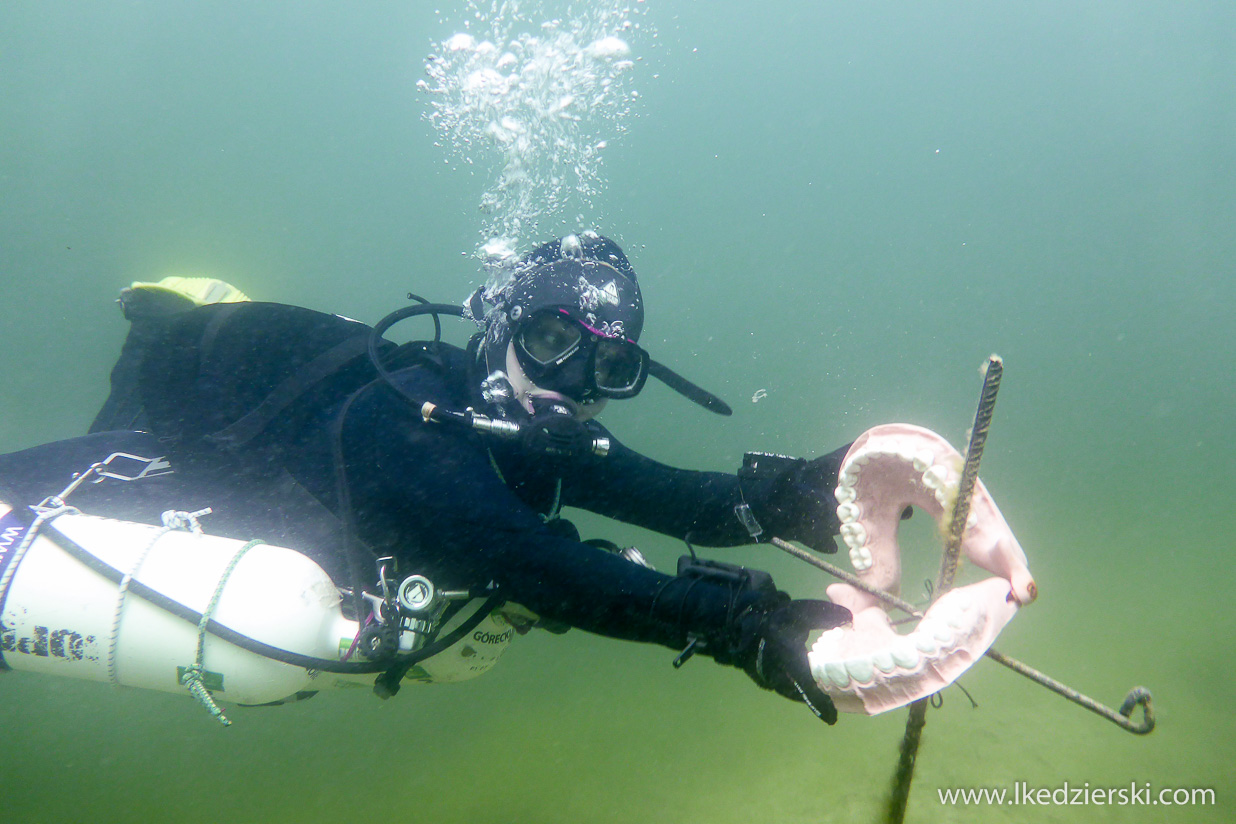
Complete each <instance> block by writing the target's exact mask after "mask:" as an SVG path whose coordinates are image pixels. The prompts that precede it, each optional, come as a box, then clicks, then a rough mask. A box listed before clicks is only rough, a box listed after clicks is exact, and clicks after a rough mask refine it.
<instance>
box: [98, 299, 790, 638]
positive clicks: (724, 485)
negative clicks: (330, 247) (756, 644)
mask: <svg viewBox="0 0 1236 824" xmlns="http://www.w3.org/2000/svg"><path fill="white" fill-rule="evenodd" d="M159 323H161V324H162V326H161V328H158V329H155V330H154V331H151V330H149V329H147V330H143V337H144V339H145V341H146V343H145V346H144V348H145V354H144V362H143V363H142V364H141V369H140V379H139V381H138V392H139V395H138V397H139V398H140V401H141V406H142V408H143V410H144V413H143V414H144V418H143V420H142V422H141V423H142V425H141V426H140V428H144V429H148V430H149V431H151V432H153V433H154V434H155V435H157V436H159V437H160V439H161V441H162V443H163V445H164V446H166V448H168V449H169V460H170V461H171V462H172V465H173V466H174V467H175V468H176V472H177V474H178V476H179V477H178V481H179V483H180V487H179V488H181V489H192V490H195V494H199V495H203V497H201V498H198V499H196V500H195V501H194V502H192V503H190V504H187V505H194V504H195V503H200V504H203V505H207V504H208V505H212V506H214V508H215V510H216V513H217V514H216V515H214V516H212V517H211V518H210V519H208V520H207V522H206V525H207V527H208V528H209V529H210V531H212V532H216V533H221V534H229V535H231V536H232V537H238V538H249V537H254V536H255V535H256V536H259V537H263V538H265V539H266V540H268V541H270V542H272V543H284V544H286V545H289V546H292V547H294V548H297V549H300V550H302V551H304V552H305V553H306V554H308V555H310V556H311V557H313V558H314V559H315V560H317V561H318V562H319V563H320V564H321V565H322V566H323V567H324V568H325V569H326V570H327V571H328V572H329V573H330V574H331V575H332V577H334V578H335V580H336V581H337V582H338V583H340V584H342V585H347V584H350V583H351V581H350V579H349V575H348V570H347V565H346V558H345V556H346V551H345V549H344V544H343V537H342V535H341V534H340V533H341V528H340V524H341V518H342V517H343V516H344V515H345V513H346V512H347V511H349V510H350V512H351V517H352V521H351V523H352V525H353V527H352V528H353V529H354V531H355V537H356V538H357V539H359V541H360V542H361V543H363V545H364V546H365V547H367V548H368V549H369V550H372V552H373V553H374V554H375V555H394V556H395V557H396V558H398V559H399V563H400V570H401V574H408V573H411V572H418V573H421V574H424V575H426V576H427V577H429V578H430V579H431V580H433V581H434V582H435V583H436V584H438V585H439V586H440V587H447V588H472V587H480V586H484V585H486V584H490V583H493V584H496V585H497V586H498V587H499V589H500V591H501V592H502V594H503V595H504V597H505V598H506V599H507V600H509V601H512V602H515V603H518V604H521V605H523V606H525V607H527V608H528V609H530V610H532V611H534V612H535V613H537V614H538V615H540V616H541V617H542V618H545V619H550V620H552V621H556V622H562V623H566V624H569V625H571V626H574V627H579V628H581V629H584V630H588V631H590V632H596V633H599V634H602V635H607V636H611V637H615V638H623V639H630V640H639V641H649V642H655V643H659V644H663V645H666V646H670V647H676V648H681V647H682V646H684V645H685V644H686V643H687V641H688V636H689V634H696V635H701V636H705V637H706V636H707V635H708V634H710V633H716V632H720V631H723V630H724V629H725V628H726V627H727V626H728V625H729V624H730V622H731V620H732V619H733V617H734V615H735V614H736V613H737V612H740V611H741V610H743V609H745V608H746V607H748V606H751V605H752V604H756V603H760V606H764V605H765V603H763V602H766V601H767V600H768V598H769V596H768V595H767V594H758V593H755V592H751V591H748V592H745V593H736V592H735V591H733V590H731V589H730V588H727V587H725V586H720V585H717V584H714V583H711V582H701V581H696V580H688V579H685V578H676V577H673V576H668V575H665V574H662V573H659V572H654V571H652V570H650V569H647V568H644V567H642V566H639V565H637V564H634V563H632V562H630V561H628V560H626V559H624V558H622V557H620V556H618V555H615V554H612V553H610V552H607V551H605V550H603V549H599V548H596V547H593V546H591V545H589V544H585V543H581V542H579V541H578V540H573V539H572V538H569V537H563V535H562V534H561V533H562V530H558V529H555V528H554V525H553V524H552V523H550V524H547V523H546V519H545V517H543V516H545V515H547V514H550V513H552V512H554V511H556V504H557V505H558V506H570V507H579V508H582V509H586V510H590V511H592V512H596V513H599V514H602V515H606V516H609V517H613V518H616V519H619V520H622V521H626V522H628V523H632V524H637V525H639V526H642V527H646V528H649V529H652V530H655V531H657V532H661V533H664V534H666V535H671V536H674V537H678V538H683V537H687V536H689V538H690V540H691V541H692V542H693V543H697V544H701V545H712V546H722V545H736V544H741V543H746V542H749V541H750V540H751V539H750V537H749V535H748V533H747V531H746V529H745V528H744V527H743V525H742V523H741V522H740V521H739V519H738V518H737V517H736V515H735V512H734V507H735V505H737V504H739V503H741V502H742V500H743V498H742V493H743V491H745V492H746V493H747V501H748V503H749V504H750V505H751V507H752V509H753V510H754V512H755V515H756V517H757V518H761V519H762V520H764V521H765V523H766V524H768V523H769V521H770V520H775V516H774V515H773V512H774V510H772V509H771V508H767V507H765V508H764V509H765V511H763V512H762V511H761V501H760V500H759V498H760V497H761V496H762V495H764V494H765V491H762V488H756V489H752V488H747V489H745V490H740V486H739V480H738V478H737V476H735V475H728V474H723V473H713V472H696V471H688V470H681V469H675V468H672V467H669V466H666V465H664V464H660V463H657V462H655V461H653V460H650V459H649V458H646V457H644V456H642V455H640V454H638V453H636V452H634V451H632V450H630V449H628V448H626V447H625V446H623V445H622V444H621V443H620V442H618V441H617V440H615V439H613V436H612V435H610V436H609V437H610V439H611V443H612V446H611V449H610V452H609V454H608V455H607V456H605V457H589V458H585V459H579V460H574V461H570V462H562V461H553V460H550V459H547V458H546V457H545V456H543V455H534V454H528V453H527V452H525V451H524V450H523V449H522V448H521V447H520V446H519V445H518V444H515V443H510V442H501V441H496V440H493V439H490V438H483V437H482V436H480V435H478V434H476V433H474V432H471V431H469V430H464V429H460V428H453V427H449V426H445V425H441V424H437V423H426V422H425V421H423V420H422V418H421V417H420V415H419V413H418V410H417V408H415V407H414V406H413V405H412V404H411V403H409V402H408V400H407V399H406V398H405V397H401V396H400V394H399V393H397V392H396V391H394V390H393V389H391V388H390V387H389V386H387V385H386V384H384V383H383V382H382V381H380V380H375V377H376V374H375V372H374V370H373V368H372V366H371V364H370V363H369V361H368V359H367V358H366V357H365V356H364V355H363V354H361V348H360V347H359V346H358V345H354V344H356V341H363V340H365V339H367V336H368V334H369V327H367V326H364V325H363V324H360V323H357V322H355V321H349V320H346V319H343V318H340V317H338V316H334V315H327V314H323V313H318V312H313V311H310V310H307V309H301V308H297V307H292V306H285V305H280V304H269V303H239V304H224V305H211V306H205V307H202V308H199V309H195V310H192V311H189V312H185V313H182V314H179V315H175V316H173V317H171V318H168V319H166V320H164V321H160V322H159ZM353 339H356V340H353ZM392 349H393V346H392V347H391V348H390V349H388V350H387V352H388V354H393V355H394V358H395V359H396V361H398V360H399V359H400V358H402V359H403V362H404V363H405V364H406V365H404V366H402V367H399V368H396V371H395V376H396V380H397V382H398V383H399V385H400V387H401V388H402V389H403V391H404V392H405V393H406V395H407V396H410V397H411V398H415V399H417V400H418V401H432V402H434V403H437V404H441V405H442V406H444V407H447V408H451V409H463V408H465V407H467V406H475V407H477V408H482V407H483V403H482V401H481V400H480V398H479V397H478V395H477V392H478V389H479V385H480V378H481V377H483V376H482V375H480V374H478V373H477V371H476V369H477V367H476V366H475V364H474V363H473V362H472V359H471V358H470V357H469V356H468V355H467V354H466V353H465V352H464V351H462V350H460V349H458V348H457V347H452V346H447V345H445V344H427V345H424V346H420V347H419V348H417V347H413V349H415V351H414V352H412V355H414V357H413V356H410V355H409V352H408V347H405V348H404V350H401V351H400V352H394V353H392V352H391V350H392ZM332 352H333V353H335V354H334V355H331V354H330V353H332ZM324 353H326V354H324ZM341 362H342V365H340V363H341ZM290 379H291V380H290ZM289 384H291V385H289ZM246 416H247V417H246ZM102 423H110V424H111V425H112V426H113V427H114V428H139V427H128V426H127V425H126V426H125V427H115V423H116V422H115V421H111V422H107V421H103V422H102ZM125 423H126V424H127V423H128V422H125ZM587 425H588V426H589V427H591V428H594V429H595V430H596V432H597V433H598V434H605V435H608V433H607V432H605V430H604V429H603V428H602V427H601V426H600V425H599V424H597V423H596V422H590V423H589V424H587ZM97 428H99V423H98V422H97V423H96V429H97ZM341 472H342V476H341V475H340V473H341ZM747 486H749V485H747ZM757 487H758V485H757ZM203 490H209V492H210V494H209V496H206V495H204V493H203V492H202V491H203ZM341 493H343V494H341ZM753 495H754V499H753ZM208 498H210V499H208ZM184 506H186V504H181V505H180V506H178V508H184ZM101 514H103V513H101ZM106 514H112V513H106ZM783 534H785V533H783ZM786 537H791V538H793V537H796V536H794V535H793V534H786ZM364 571H365V573H366V580H368V579H369V578H370V577H371V576H372V573H373V567H372V565H371V564H370V565H369V566H368V568H366V569H365V570H364Z"/></svg>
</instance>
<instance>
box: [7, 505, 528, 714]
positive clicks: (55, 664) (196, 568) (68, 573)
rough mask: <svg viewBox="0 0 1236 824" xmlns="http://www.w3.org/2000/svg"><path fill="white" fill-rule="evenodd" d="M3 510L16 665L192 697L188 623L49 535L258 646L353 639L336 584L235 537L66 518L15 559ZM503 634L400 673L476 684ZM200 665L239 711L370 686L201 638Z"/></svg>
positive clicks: (10, 660) (501, 623)
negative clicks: (185, 682)
mask: <svg viewBox="0 0 1236 824" xmlns="http://www.w3.org/2000/svg"><path fill="white" fill-rule="evenodd" d="M10 513H11V510H10V508H9V507H8V506H7V505H4V504H2V503H0V599H2V600H0V655H2V656H3V661H4V663H5V664H7V665H8V666H9V667H10V668H12V669H14V670H24V671H28V672H39V673H47V674H54V675H64V676H68V677H71V678H81V679H88V680H94V681H104V682H109V681H110V682H113V683H116V684H122V685H127V686H134V687H143V688H146V689H155V690H162V691H166V692H181V693H185V694H188V693H187V690H186V688H185V687H184V686H182V683H181V678H182V676H183V675H184V672H185V668H187V667H190V666H192V665H193V664H194V663H195V662H196V661H197V658H198V628H197V625H196V624H194V623H191V622H189V621H186V620H184V619H183V618H180V617H177V616H175V615H172V614H171V613H169V612H167V611H165V610H164V609H162V608H160V607H158V606H156V605H154V604H152V603H150V602H148V601H146V600H144V599H143V598H141V597H139V596H138V595H137V594H135V593H134V592H132V591H128V590H127V589H126V588H125V587H123V586H122V585H121V584H117V583H115V582H113V581H112V580H109V579H108V578H106V577H104V576H103V575H102V574H100V573H99V572H96V571H95V570H92V569H90V568H89V567H87V566H86V565H85V564H83V563H82V562H81V561H79V560H78V559H76V558H75V557H73V556H72V555H70V554H69V553H68V552H66V551H65V550H63V549H61V548H60V547H59V546H57V545H56V544H55V543H54V542H53V541H52V540H51V539H50V538H48V537H47V535H46V531H47V530H53V529H54V530H59V531H60V532H61V533H63V534H64V535H65V536H66V537H68V538H70V539H72V540H73V541H74V542H76V543H77V544H78V545H80V546H81V547H82V548H84V549H85V550H86V551H87V552H89V553H90V554H91V555H94V556H95V557H96V558H98V559H99V560H101V561H103V562H104V563H106V564H107V565H109V566H111V567H113V568H114V569H116V570H119V571H120V572H122V573H124V574H126V575H129V576H131V578H132V580H134V581H139V582H141V584H144V585H145V586H146V587H149V588H150V589H153V590H155V591H157V592H159V593H161V594H162V595H164V596H167V597H168V598H170V599H172V600H174V601H177V602H179V603H180V604H183V605H184V606H186V607H188V608H189V609H191V610H193V611H194V612H197V613H202V612H204V611H206V610H207V609H208V607H209V605H210V603H211V601H212V599H215V604H214V607H213V610H211V612H210V617H211V618H213V619H214V620H215V621H217V622H219V623H220V624H223V625H224V626H226V627H228V628H230V629H232V630H235V631H236V632H238V633H240V634H242V635H245V636H247V637H249V638H252V639H254V640H256V641H260V642H262V643H264V644H268V645H270V646H273V647H277V648H279V649H282V650H286V651H288V652H293V653H299V654H301V655H307V656H312V657H314V658H321V659H328V660H332V661H338V660H340V659H341V658H342V657H343V656H344V655H345V654H346V653H347V651H348V649H349V648H350V647H351V646H352V643H353V639H354V638H355V637H356V634H357V624H356V622H355V621H351V620H349V619H347V618H345V617H344V615H343V613H342V611H341V609H340V603H341V599H340V595H339V592H338V590H337V589H336V587H335V585H334V583H333V582H332V581H331V579H330V578H329V576H327V574H326V572H325V571H323V570H322V568H321V567H319V566H318V565H317V564H315V563H314V562H313V561H312V560H310V559H309V558H308V557H306V556H304V555H302V554H300V553H299V552H296V551H295V550H292V549H288V548H285V547H280V546H273V545H270V544H262V543H257V544H254V545H251V546H249V547H248V549H244V548H245V547H246V543H245V542H243V541H237V540H233V539H229V538H221V537H217V536H212V535H206V534H200V533H191V532H185V531H180V530H167V529H162V528H159V527H154V526H149V525H146V524H137V523H131V522H128V521H118V520H112V519H108V518H99V517H94V516H91V515H84V514H80V513H76V512H74V511H68V512H65V513H63V514H60V515H57V516H56V517H55V518H54V519H51V520H49V521H47V522H46V523H44V524H42V526H41V527H40V531H39V533H38V534H37V535H36V537H35V538H34V540H33V541H32V542H30V543H29V545H28V546H27V547H26V549H25V551H24V553H23V554H22V555H21V557H15V555H16V554H17V549H18V547H19V546H20V544H21V542H22V537H23V536H24V534H25V532H26V530H25V528H24V526H23V524H22V523H21V522H20V521H19V520H18V519H17V518H16V517H14V516H13V515H12V514H10ZM242 549H244V551H243V553H241V550H242ZM238 554H239V555H240V557H239V558H238V557H237V556H238ZM229 567H230V571H229ZM216 593H217V595H218V597H217V598H216ZM465 611H466V610H465ZM459 620H462V619H458V620H456V621H453V622H452V623H459ZM450 628H451V624H448V625H447V626H446V627H444V629H443V631H444V632H445V631H449V629H450ZM512 635H513V632H511V627H510V625H509V624H508V623H507V622H506V621H505V620H504V619H503V618H502V617H501V616H500V615H497V614H491V615H490V616H488V617H487V618H486V619H485V620H484V621H482V622H481V623H480V624H479V625H478V626H477V627H476V628H475V629H474V630H473V632H471V633H469V635H468V636H465V637H464V638H463V639H461V640H460V641H459V642H457V643H456V644H455V645H453V646H452V647H450V648H448V649H446V650H444V651H442V652H440V653H438V654H437V655H434V656H432V657H431V658H428V659H426V660H425V661H422V662H421V663H420V664H418V665H417V666H415V667H413V668H412V670H411V671H410V672H409V674H408V678H409V679H411V680H414V681H421V682H432V681H457V680H464V679H467V678H471V677H475V676H476V675H479V674H480V673H482V672H485V671H486V670H488V669H489V668H490V667H492V666H493V664H494V663H496V662H497V660H498V657H499V656H500V655H501V654H502V652H503V651H504V650H505V648H506V646H507V644H509V642H510V639H511V636H512ZM202 663H203V666H204V669H205V677H204V679H203V683H204V685H205V686H206V688H207V689H209V690H210V691H211V692H212V693H213V695H214V697H215V698H216V699H217V700H220V701H224V702H228V703H238V704H265V703H270V702H277V701H281V700H284V699H287V698H290V697H292V696H295V695H296V694H297V693H298V692H301V691H304V690H319V689H323V688H332V687H342V686H348V685H367V684H372V683H373V678H374V676H373V675H337V674H331V673H321V672H318V671H315V670H308V669H305V668H302V667H299V666H294V665H292V664H287V663H283V662H280V661H276V660H273V659H270V658H267V657H264V656H262V655H259V654H257V653H254V652H250V651H248V650H245V649H242V648H241V647H238V646H235V645H233V644H231V643H229V642H227V641H224V640H222V639H220V638H217V637H215V636H213V635H211V634H209V633H207V634H206V635H205V636H204V643H203V655H202Z"/></svg>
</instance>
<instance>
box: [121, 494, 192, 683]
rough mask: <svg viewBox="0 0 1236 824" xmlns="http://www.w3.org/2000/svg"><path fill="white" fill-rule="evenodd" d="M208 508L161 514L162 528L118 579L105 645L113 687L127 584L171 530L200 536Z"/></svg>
mask: <svg viewBox="0 0 1236 824" xmlns="http://www.w3.org/2000/svg"><path fill="white" fill-rule="evenodd" d="M210 512H211V509H210V507H206V508H205V509H199V510H198V511H197V512H182V511H178V510H175V509H169V510H167V511H166V512H164V513H163V527H162V528H161V529H159V530H158V531H157V532H155V534H154V535H153V536H152V537H151V539H150V541H149V542H148V543H147V544H146V547H145V549H143V550H142V551H141V553H139V554H138V556H137V560H136V561H135V562H134V563H133V568H132V569H130V570H129V571H128V572H126V573H125V574H124V578H122V579H120V586H119V587H118V592H117V597H116V613H115V615H113V616H112V631H111V635H110V636H109V637H108V643H107V678H108V680H109V681H111V682H112V683H113V684H114V685H116V686H120V674H119V672H118V671H117V668H116V649H117V647H118V646H119V644H120V621H121V619H122V618H123V616H124V605H125V599H126V598H127V597H128V594H129V584H131V583H132V582H133V578H134V577H135V576H136V575H137V573H138V571H139V570H140V569H141V568H142V565H143V564H145V563H146V556H148V555H149V554H150V551H151V550H152V549H154V547H155V544H157V543H158V542H159V541H160V540H161V539H162V538H163V536H164V535H166V534H167V533H169V532H172V531H173V530H185V531H188V532H192V533H194V534H196V535H201V534H202V525H201V523H199V522H198V519H199V518H201V517H203V516H205V515H209V514H210Z"/></svg>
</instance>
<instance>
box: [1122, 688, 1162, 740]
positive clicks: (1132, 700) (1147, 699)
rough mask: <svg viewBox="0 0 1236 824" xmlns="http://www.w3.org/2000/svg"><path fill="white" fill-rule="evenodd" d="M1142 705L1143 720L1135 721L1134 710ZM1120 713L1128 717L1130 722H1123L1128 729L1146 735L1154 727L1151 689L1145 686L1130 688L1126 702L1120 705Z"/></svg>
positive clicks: (1125, 698) (1136, 733)
mask: <svg viewBox="0 0 1236 824" xmlns="http://www.w3.org/2000/svg"><path fill="white" fill-rule="evenodd" d="M1138 705H1141V708H1142V720H1141V723H1137V722H1135V721H1133V718H1132V715H1133V710H1134V709H1136V708H1137V707H1138ZM1120 714H1121V715H1123V716H1124V717H1125V718H1126V719H1128V723H1126V724H1122V725H1121V726H1123V727H1124V728H1125V729H1126V730H1128V731H1129V732H1131V733H1134V734H1135V735H1146V734H1147V733H1149V732H1150V731H1151V730H1153V729H1154V704H1153V698H1152V696H1151V695H1150V690H1148V689H1146V688H1145V687H1134V688H1133V689H1131V690H1129V694H1128V695H1126V696H1125V697H1124V703H1123V704H1121V705H1120Z"/></svg>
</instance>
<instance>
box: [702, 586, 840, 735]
mask: <svg viewBox="0 0 1236 824" xmlns="http://www.w3.org/2000/svg"><path fill="white" fill-rule="evenodd" d="M852 619H853V616H851V614H850V611H849V610H848V609H846V608H845V607H843V606H838V605H837V604H834V603H832V602H830V601H809V600H803V601H787V602H784V603H782V604H781V605H780V606H776V607H773V608H771V609H760V608H759V607H752V608H750V609H748V610H747V611H746V612H744V613H743V614H742V615H740V616H738V618H736V619H735V621H734V625H733V629H732V633H731V635H730V638H729V639H728V640H729V648H728V649H726V650H724V651H722V650H717V651H715V652H714V654H713V657H714V658H716V660H717V661H719V662H721V663H726V664H733V665H735V666H737V667H741V668H742V669H743V670H744V671H745V672H746V673H747V675H749V676H751V680H753V681H755V683H757V684H759V685H760V686H761V687H763V688H764V689H768V690H773V691H775V692H777V693H779V694H781V695H783V696H785V697H786V698H789V699H790V700H792V701H799V702H802V703H804V704H806V705H807V707H808V709H810V710H811V711H812V712H813V713H815V716H816V717H817V718H819V719H820V720H821V721H823V722H824V723H826V724H835V723H837V709H836V708H835V707H834V706H833V702H832V699H831V698H829V697H828V695H826V694H825V693H824V691H823V690H821V689H820V688H819V687H818V686H817V685H816V683H815V678H813V677H812V675H811V666H810V664H809V663H808V662H807V635H808V633H810V632H811V631H812V630H823V629H832V628H833V627H836V626H840V625H842V624H846V623H849V622H850V621H851V620H852Z"/></svg>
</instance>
